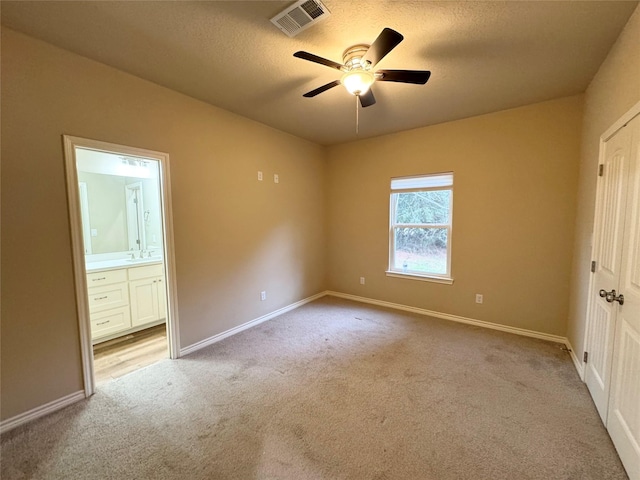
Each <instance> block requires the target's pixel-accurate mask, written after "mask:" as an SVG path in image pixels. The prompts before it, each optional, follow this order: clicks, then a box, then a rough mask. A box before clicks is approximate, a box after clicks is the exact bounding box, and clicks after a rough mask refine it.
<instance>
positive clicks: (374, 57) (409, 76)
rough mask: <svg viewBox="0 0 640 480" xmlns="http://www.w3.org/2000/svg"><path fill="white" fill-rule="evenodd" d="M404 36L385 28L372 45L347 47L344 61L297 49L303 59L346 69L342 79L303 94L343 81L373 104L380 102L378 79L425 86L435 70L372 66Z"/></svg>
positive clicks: (312, 94)
mask: <svg viewBox="0 0 640 480" xmlns="http://www.w3.org/2000/svg"><path fill="white" fill-rule="evenodd" d="M403 39H404V37H403V36H402V35H401V34H399V33H398V32H396V31H395V30H392V29H390V28H385V29H383V30H382V32H381V33H380V35H378V38H376V40H375V41H374V42H373V43H372V44H371V45H370V46H369V45H364V44H360V45H354V46H352V47H349V48H347V49H346V50H345V51H344V53H343V54H342V61H343V62H344V64H340V63H337V62H334V61H332V60H327V59H326V58H322V57H319V56H317V55H314V54H313V53H308V52H302V51H300V52H296V53H294V54H293V56H294V57H298V58H302V59H303V60H308V61H310V62H314V63H319V64H320V65H326V66H327V67H331V68H335V69H336V70H340V71H341V72H344V73H343V75H342V77H341V78H340V80H334V81H333V82H329V83H327V84H326V85H322V86H321V87H318V88H316V89H315V90H311V91H310V92H307V93H305V94H304V95H303V97H315V96H316V95H318V94H320V93H322V92H326V91H327V90H329V89H330V88H333V87H336V86H338V85H340V84H342V85H344V87H345V88H346V89H347V91H348V92H349V93H351V94H352V95H355V96H357V97H358V99H359V100H360V105H362V106H363V107H369V106H371V105H373V104H374V103H376V98H375V97H374V96H373V91H372V90H371V85H373V83H374V82H376V81H377V82H399V83H414V84H418V85H424V84H425V83H427V80H429V77H430V76H431V72H430V71H428V70H377V71H375V72H373V71H372V68H373V67H375V66H376V64H377V63H378V62H379V61H380V60H382V59H383V58H384V57H385V55H387V54H388V53H389V52H390V51H391V50H393V49H394V48H395V47H396V46H397V45H398V44H399V43H400V42H401V41H402V40H403Z"/></svg>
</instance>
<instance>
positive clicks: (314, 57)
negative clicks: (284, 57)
mask: <svg viewBox="0 0 640 480" xmlns="http://www.w3.org/2000/svg"><path fill="white" fill-rule="evenodd" d="M293 56H294V57H297V58H302V59H303V60H309V61H310V62H314V63H319V64H320V65H326V66H327V67H331V68H335V69H336V70H342V69H343V68H344V65H340V64H339V63H337V62H334V61H333V60H327V59H326V58H322V57H319V56H317V55H314V54H313V53H309V52H302V51H300V52H296V53H294V54H293Z"/></svg>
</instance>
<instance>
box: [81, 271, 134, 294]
mask: <svg viewBox="0 0 640 480" xmlns="http://www.w3.org/2000/svg"><path fill="white" fill-rule="evenodd" d="M126 281H127V270H126V269H122V270H107V271H105V272H93V273H87V287H88V288H89V290H91V288H93V287H99V286H100V285H110V284H112V283H120V282H126Z"/></svg>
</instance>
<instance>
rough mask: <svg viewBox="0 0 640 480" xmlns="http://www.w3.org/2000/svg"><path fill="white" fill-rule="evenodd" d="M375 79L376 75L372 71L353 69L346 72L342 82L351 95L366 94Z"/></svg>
mask: <svg viewBox="0 0 640 480" xmlns="http://www.w3.org/2000/svg"><path fill="white" fill-rule="evenodd" d="M374 81H375V77H374V76H373V74H372V73H371V72H367V71H366V70H360V69H358V70H351V71H350V72H347V73H345V74H344V75H343V76H342V78H341V79H340V82H341V83H342V85H344V88H346V89H347V92H349V93H350V94H351V95H364V94H365V93H367V92H368V91H369V88H370V87H371V85H373V82H374Z"/></svg>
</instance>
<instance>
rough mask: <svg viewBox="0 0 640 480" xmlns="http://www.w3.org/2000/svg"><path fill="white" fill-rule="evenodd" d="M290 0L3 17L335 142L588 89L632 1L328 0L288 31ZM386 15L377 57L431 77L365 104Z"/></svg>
mask: <svg viewBox="0 0 640 480" xmlns="http://www.w3.org/2000/svg"><path fill="white" fill-rule="evenodd" d="M292 3H293V1H285V2H280V1H257V2H244V1H221V2H207V1H200V2H173V1H155V2H154V1H151V2H135V1H134V2H113V1H108V2H101V1H77V2H57V1H43V2H28V1H19V2H12V1H6V0H3V1H2V2H1V3H0V8H1V15H2V16H1V19H2V23H3V24H4V25H7V26H9V27H11V28H13V29H15V30H18V31H21V32H24V33H27V34H29V35H32V36H34V37H37V38H40V39H43V40H45V41H47V42H49V43H52V44H54V45H57V46H60V47H62V48H65V49H67V50H70V51H72V52H75V53H78V54H80V55H83V56H86V57H89V58H93V59H95V60H97V61H100V62H103V63H105V64H107V65H111V66H113V67H115V68H118V69H120V70H124V71H126V72H129V73H132V74H134V75H137V76H139V77H142V78H145V79H147V80H150V81H152V82H155V83H157V84H160V85H164V86H166V87H169V88H171V89H173V90H177V91H179V92H182V93H185V94H187V95H190V96H192V97H195V98H198V99H200V100H203V101H205V102H208V103H211V104H213V105H216V106H219V107H222V108H224V109H226V110H230V111H232V112H235V113H238V114H240V115H243V116H245V117H248V118H251V119H254V120H257V121H259V122H262V123H265V124H267V125H271V126H273V127H275V128H277V129H280V130H284V131H286V132H289V133H292V134H294V135H297V136H299V137H302V138H306V139H309V140H312V141H314V142H317V143H320V144H324V145H330V144H336V143H342V142H346V141H351V140H354V139H356V138H366V137H371V136H375V135H381V134H386V133H391V132H396V131H400V130H406V129H410V128H416V127H421V126H425V125H432V124H436V123H442V122H446V121H451V120H456V119H460V118H465V117H470V116H474V115H479V114H482V113H487V112H492V111H497V110H503V109H506V108H512V107H517V106H521V105H526V104H529V103H534V102H539V101H543V100H548V99H552V98H556V97H562V96H566V95H573V94H577V93H580V92H583V91H584V90H585V89H586V88H587V86H588V85H589V82H590V81H591V79H592V78H593V76H594V75H595V73H596V72H597V70H598V67H599V66H600V64H601V63H602V61H603V60H604V58H605V57H606V55H607V52H608V51H609V49H610V48H611V46H612V45H613V43H614V42H615V40H616V38H617V36H618V35H619V33H620V31H621V30H622V28H623V27H624V25H625V23H626V21H627V20H628V18H629V16H630V15H631V13H632V12H633V10H634V9H635V8H636V6H637V2H630V1H622V2H617V1H604V2H598V1H584V2H582V1H551V2H539V1H533V2H528V1H511V2H487V1H483V2H472V1H465V2H450V1H441V2H427V1H382V0H375V1H364V0H358V1H348V0H324V4H325V5H326V6H327V7H328V8H329V10H330V11H331V16H330V17H329V18H328V19H326V20H324V21H322V22H320V23H318V24H317V25H315V26H313V27H311V28H310V29H308V30H306V31H303V32H302V33H300V34H299V35H298V36H297V37H295V38H289V37H287V36H286V35H285V34H283V33H282V32H280V31H279V30H278V29H277V28H276V27H274V26H273V25H272V24H271V22H270V21H269V19H270V18H271V17H273V16H274V15H275V14H277V13H279V12H280V11H281V10H283V9H284V8H285V7H287V6H289V5H291V4H292ZM384 27H390V28H393V29H395V30H397V31H399V32H400V33H402V34H403V35H404V37H405V39H404V41H403V42H402V43H400V45H398V47H396V49H395V50H393V51H392V52H391V53H390V54H389V55H388V56H387V57H385V58H384V59H383V60H382V61H381V62H380V63H379V64H378V66H377V68H385V69H418V70H431V72H432V75H431V79H430V80H429V82H428V83H427V84H426V85H424V86H420V85H406V84H399V83H392V82H380V83H376V84H375V85H374V91H375V95H376V98H377V103H376V104H375V105H373V106H371V107H368V108H366V109H362V110H360V114H359V115H360V118H359V121H360V130H359V136H358V137H356V131H355V122H356V111H355V109H356V107H355V98H354V97H352V96H350V95H349V94H348V93H347V92H346V91H345V90H344V89H343V88H342V87H336V88H333V89H332V90H329V91H327V92H325V93H323V94H321V95H319V96H317V97H315V98H303V97H302V94H303V93H305V92H307V91H309V90H312V89H314V88H316V87H319V86H320V85H323V84H325V83H328V82H330V81H332V80H335V79H337V78H339V76H340V72H338V71H336V70H332V69H330V68H327V67H324V66H321V65H317V64H314V63H310V62H307V61H304V60H300V59H297V58H294V57H293V53H294V52H296V51H297V50H306V51H308V52H311V53H314V54H316V55H320V56H322V57H325V58H329V59H331V60H335V61H338V62H342V52H343V51H344V50H345V49H346V48H347V47H349V46H351V45H354V44H357V43H368V44H370V43H371V42H372V41H373V40H374V39H375V38H376V37H377V36H378V34H379V33H380V31H381V30H382V29H383V28H384Z"/></svg>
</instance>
